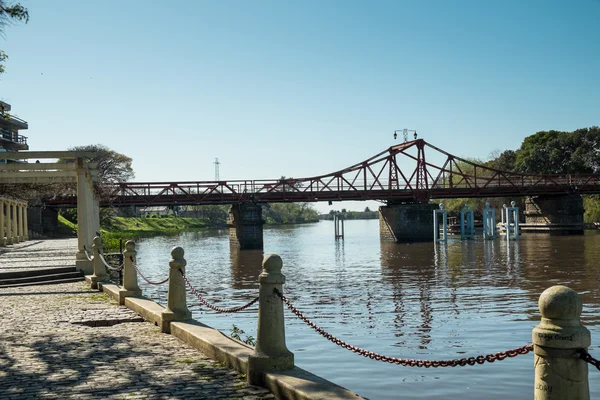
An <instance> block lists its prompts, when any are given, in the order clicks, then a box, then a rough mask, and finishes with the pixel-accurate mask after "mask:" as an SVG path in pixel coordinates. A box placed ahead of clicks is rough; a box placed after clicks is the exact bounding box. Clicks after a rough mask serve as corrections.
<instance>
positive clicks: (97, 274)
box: [90, 236, 108, 289]
mask: <svg viewBox="0 0 600 400" xmlns="http://www.w3.org/2000/svg"><path fill="white" fill-rule="evenodd" d="M92 249H93V253H94V259H93V260H92V263H93V265H94V274H93V275H92V276H91V277H90V282H91V288H92V289H99V288H100V287H99V285H98V284H99V283H100V282H104V281H106V280H107V278H108V275H107V274H106V268H105V267H104V263H103V262H102V260H101V259H100V254H102V252H103V251H104V249H103V247H102V238H100V236H96V237H95V238H94V242H93V244H92Z"/></svg>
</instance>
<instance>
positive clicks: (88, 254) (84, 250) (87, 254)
mask: <svg viewBox="0 0 600 400" xmlns="http://www.w3.org/2000/svg"><path fill="white" fill-rule="evenodd" d="M83 252H84V253H85V257H86V258H87V260H88V261H93V260H94V258H93V257H90V253H88V251H87V249H86V248H85V245H83Z"/></svg>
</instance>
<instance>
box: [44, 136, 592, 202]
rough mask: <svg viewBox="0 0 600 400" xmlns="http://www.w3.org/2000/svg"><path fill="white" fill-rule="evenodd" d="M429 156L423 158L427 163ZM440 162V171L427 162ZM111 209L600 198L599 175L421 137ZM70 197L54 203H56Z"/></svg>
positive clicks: (130, 193) (148, 188) (118, 191)
mask: <svg viewBox="0 0 600 400" xmlns="http://www.w3.org/2000/svg"><path fill="white" fill-rule="evenodd" d="M426 150H427V157H426ZM433 159H435V160H437V161H436V162H437V165H436V164H433V163H432V162H429V161H428V160H433ZM111 188H112V191H111V199H112V200H111V203H112V204H113V205H115V206H127V205H137V206H146V205H173V204H178V205H194V204H233V203H240V202H244V201H254V202H269V203H278V202H312V201H342V200H382V201H388V202H423V201H427V200H429V199H444V198H459V197H508V196H534V195H559V194H567V193H574V192H576V193H582V194H585V193H600V174H559V175H536V174H517V173H512V172H506V171H500V170H496V169H493V168H488V167H486V166H483V165H479V164H476V163H473V162H471V161H468V160H465V159H463V158H460V157H456V156H454V155H452V154H449V153H447V152H445V151H443V150H441V149H439V148H437V147H435V146H433V145H431V144H429V143H427V142H425V140H423V139H418V140H414V141H410V142H406V143H402V144H399V145H395V146H392V147H390V148H389V149H387V150H385V151H382V152H381V153H379V154H377V155H375V156H373V157H371V158H369V159H367V160H365V161H363V162H361V163H358V164H354V165H352V166H350V167H348V168H345V169H342V170H340V171H337V172H334V173H331V174H327V175H320V176H315V177H311V178H301V179H271V180H268V179H267V180H231V181H199V182H123V183H119V184H114V185H113V186H112V187H111ZM74 202H75V199H74V198H72V199H56V200H53V201H50V202H48V204H54V205H67V204H73V203H74Z"/></svg>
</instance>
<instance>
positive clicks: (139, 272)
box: [129, 257, 169, 285]
mask: <svg viewBox="0 0 600 400" xmlns="http://www.w3.org/2000/svg"><path fill="white" fill-rule="evenodd" d="M129 259H130V260H131V265H132V266H133V268H134V269H135V271H136V272H137V273H138V274H139V276H141V277H142V279H143V280H145V281H146V282H148V283H149V284H150V285H162V284H163V283H167V282H168V281H169V278H167V279H165V280H163V281H160V282H155V281H151V280H150V279H148V278H146V277H145V276H144V274H143V273H142V271H140V269H139V268H138V267H137V265H136V264H135V262H134V261H133V257H129Z"/></svg>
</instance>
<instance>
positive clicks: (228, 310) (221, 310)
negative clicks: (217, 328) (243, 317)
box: [179, 270, 258, 314]
mask: <svg viewBox="0 0 600 400" xmlns="http://www.w3.org/2000/svg"><path fill="white" fill-rule="evenodd" d="M179 272H181V276H183V279H184V280H185V283H186V284H187V285H188V287H189V288H190V291H191V292H192V294H193V295H194V296H196V298H197V299H198V301H199V302H200V303H202V304H204V305H205V306H206V307H208V308H210V309H211V310H213V311H216V312H217V313H219V314H225V313H235V312H239V311H242V310H245V309H246V308H248V307H250V306H251V305H253V304H254V303H256V302H257V301H258V297H256V298H255V299H254V300H252V301H251V302H250V303H248V304H245V305H243V306H239V307H233V308H221V307H217V306H215V305H212V304H210V303H209V302H208V301H206V300H204V298H203V297H202V296H201V295H200V293H198V291H197V290H196V289H195V288H194V287H193V286H192V284H191V282H190V281H189V279H188V278H187V276H185V274H184V273H183V271H182V270H179Z"/></svg>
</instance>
